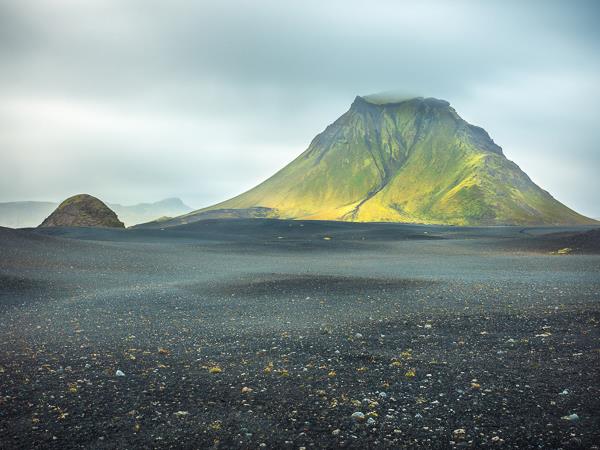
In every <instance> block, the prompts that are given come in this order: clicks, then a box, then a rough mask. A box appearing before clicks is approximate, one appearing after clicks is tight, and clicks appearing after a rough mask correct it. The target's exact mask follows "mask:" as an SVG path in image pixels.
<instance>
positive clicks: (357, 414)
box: [351, 411, 365, 422]
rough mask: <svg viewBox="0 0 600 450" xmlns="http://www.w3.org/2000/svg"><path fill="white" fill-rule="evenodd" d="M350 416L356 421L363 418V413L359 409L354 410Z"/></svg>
mask: <svg viewBox="0 0 600 450" xmlns="http://www.w3.org/2000/svg"><path fill="white" fill-rule="evenodd" d="M351 417H352V418H353V419H354V420H356V421H361V422H362V421H363V420H365V415H364V414H363V413H362V412H360V411H356V412H355V413H352V416H351Z"/></svg>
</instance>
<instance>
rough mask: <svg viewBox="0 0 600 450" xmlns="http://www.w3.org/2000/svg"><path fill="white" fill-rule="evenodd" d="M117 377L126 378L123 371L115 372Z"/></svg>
mask: <svg viewBox="0 0 600 450" xmlns="http://www.w3.org/2000/svg"><path fill="white" fill-rule="evenodd" d="M115 375H116V376H118V377H124V376H125V374H124V373H123V372H122V371H121V370H118V369H117V371H116V372H115Z"/></svg>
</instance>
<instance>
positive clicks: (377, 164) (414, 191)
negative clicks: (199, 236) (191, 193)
mask: <svg viewBox="0 0 600 450" xmlns="http://www.w3.org/2000/svg"><path fill="white" fill-rule="evenodd" d="M256 211H258V213H259V216H260V217H274V218H285V219H315V220H316V219H324V220H343V221H363V222H382V221H383V222H417V223H430V224H454V225H512V224H519V225H574V224H590V223H597V222H595V221H593V220H592V219H589V218H587V217H584V216H582V215H580V214H578V213H576V212H575V211H573V210H571V209H569V208H568V207H566V206H565V205H563V204H562V203H560V202H559V201H557V200H556V199H554V198H553V197H552V196H551V195H550V194H549V193H548V192H546V191H545V190H543V189H541V188H540V187H539V186H537V185H536V184H535V183H534V182H533V181H531V179H530V178H529V177H528V176H527V175H526V174H525V173H524V172H523V171H522V170H521V169H520V168H519V167H518V166H517V165H516V164H515V163H514V162H512V161H510V160H508V159H507V158H506V157H505V156H504V154H503V152H502V149H501V148H500V147H499V146H498V145H496V144H495V143H494V141H493V140H492V139H491V138H490V136H489V135H488V133H487V132H486V131H485V130H484V129H482V128H480V127H477V126H474V125H471V124H469V123H467V122H466V121H464V120H463V119H462V118H461V117H460V116H459V115H458V114H457V113H456V111H455V110H454V109H453V108H452V107H451V106H450V104H449V103H448V102H446V101H444V100H438V99H434V98H421V97H419V98H413V99H408V100H403V101H392V102H386V101H385V100H382V99H381V98H380V97H356V99H355V100H354V102H353V103H352V106H351V107H350V109H349V110H348V111H347V112H346V113H345V114H343V115H342V116H341V117H340V118H339V119H337V120H336V121H335V122H334V123H333V124H331V125H329V126H328V127H327V128H326V129H325V131H323V132H322V133H320V134H319V135H317V136H316V137H315V138H314V139H313V141H312V142H311V143H310V145H309V147H308V149H307V150H306V151H305V152H304V153H302V154H301V155H300V156H299V157H298V158H296V159H295V160H294V161H292V162H291V163H290V164H288V165H287V166H286V167H284V168H283V169H281V170H280V171H279V172H277V173H276V174H275V175H273V176H272V177H271V178H269V179H268V180H266V181H265V182H263V183H261V184H259V185H258V186H256V187H255V188H253V189H251V190H249V191H247V192H245V193H243V194H241V195H239V196H237V197H234V198H232V199H230V200H227V201H225V202H222V203H219V204H217V205H214V206H212V207H209V208H205V209H202V210H199V211H195V212H192V213H190V214H187V215H184V216H180V217H178V218H175V219H173V220H171V221H169V222H163V223H162V224H161V225H162V226H168V225H175V224H180V223H187V222H193V221H196V220H201V219H204V218H210V217H219V214H220V213H221V212H223V213H224V214H225V217H229V216H232V215H234V216H236V215H237V216H241V217H244V216H251V217H252V216H254V213H255V212H256Z"/></svg>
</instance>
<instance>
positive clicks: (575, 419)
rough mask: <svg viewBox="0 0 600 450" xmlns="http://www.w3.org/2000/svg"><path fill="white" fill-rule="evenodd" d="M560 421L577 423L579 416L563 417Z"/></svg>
mask: <svg viewBox="0 0 600 450" xmlns="http://www.w3.org/2000/svg"><path fill="white" fill-rule="evenodd" d="M562 419H564V420H568V421H569V422H577V421H578V420H579V416H578V415H577V414H569V415H568V416H563V417H562Z"/></svg>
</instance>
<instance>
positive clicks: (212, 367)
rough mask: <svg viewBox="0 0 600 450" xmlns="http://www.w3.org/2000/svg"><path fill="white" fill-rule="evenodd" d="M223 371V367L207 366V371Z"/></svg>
mask: <svg viewBox="0 0 600 450" xmlns="http://www.w3.org/2000/svg"><path fill="white" fill-rule="evenodd" d="M221 372H223V369H221V368H220V367H219V366H211V367H209V368H208V373H221Z"/></svg>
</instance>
